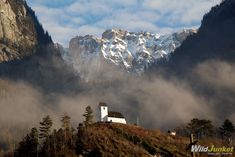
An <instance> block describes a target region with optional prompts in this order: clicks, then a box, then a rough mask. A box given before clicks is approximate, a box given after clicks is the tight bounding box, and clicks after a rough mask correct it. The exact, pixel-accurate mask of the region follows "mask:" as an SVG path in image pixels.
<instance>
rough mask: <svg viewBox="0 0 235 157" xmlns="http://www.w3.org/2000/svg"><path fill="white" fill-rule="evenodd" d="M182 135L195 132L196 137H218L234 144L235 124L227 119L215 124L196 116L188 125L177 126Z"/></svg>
mask: <svg viewBox="0 0 235 157" xmlns="http://www.w3.org/2000/svg"><path fill="white" fill-rule="evenodd" d="M175 130H176V132H178V134H179V135H181V136H189V135H190V134H193V135H194V136H195V138H197V139H198V140H199V139H203V138H216V139H222V140H223V141H224V142H225V143H227V144H232V142H233V138H234V135H235V126H234V124H233V123H232V122H231V121H230V120H229V119H226V120H224V122H223V123H222V125H221V126H219V127H218V126H215V125H213V123H212V121H211V120H206V119H198V118H194V119H192V120H191V121H190V122H189V123H187V124H186V125H183V126H181V127H177V128H175Z"/></svg>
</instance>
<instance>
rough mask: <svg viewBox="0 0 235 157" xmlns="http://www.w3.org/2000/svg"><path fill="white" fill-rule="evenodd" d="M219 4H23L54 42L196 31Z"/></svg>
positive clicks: (166, 0) (127, 0)
mask: <svg viewBox="0 0 235 157" xmlns="http://www.w3.org/2000/svg"><path fill="white" fill-rule="evenodd" d="M220 1H221V0H27V2H28V4H29V6H30V7H32V8H33V9H34V10H35V12H36V14H37V16H38V18H39V20H40V22H41V23H42V24H43V26H44V28H45V29H46V30H48V31H49V33H50V34H51V35H52V37H53V40H54V41H55V42H59V43H61V44H63V45H64V46H65V47H68V43H69V40H70V39H71V38H73V37H75V36H77V35H87V34H90V35H95V36H98V37H99V36H101V34H102V32H104V31H105V30H106V29H110V28H120V29H125V30H128V31H150V32H153V33H159V34H166V33H171V32H174V31H177V30H180V29H183V28H197V27H198V26H199V25H200V22H201V19H202V17H203V15H204V14H205V13H206V12H208V11H209V10H210V8H211V7H212V6H214V5H216V4H219V2H220Z"/></svg>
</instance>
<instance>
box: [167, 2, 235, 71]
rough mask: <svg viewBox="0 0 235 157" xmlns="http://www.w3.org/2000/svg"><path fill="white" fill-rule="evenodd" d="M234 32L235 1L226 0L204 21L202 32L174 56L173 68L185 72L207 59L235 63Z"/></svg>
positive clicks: (188, 41)
mask: <svg viewBox="0 0 235 157" xmlns="http://www.w3.org/2000/svg"><path fill="white" fill-rule="evenodd" d="M234 28H235V0H224V1H222V2H221V4H220V5H217V6H215V7H213V8H212V9H211V11H210V12H209V13H207V14H206V15H205V16H204V17H203V20H202V24H201V26H200V28H199V30H198V32H197V33H196V34H194V35H192V36H190V37H188V38H187V39H186V40H185V41H184V42H183V43H182V45H181V46H180V47H179V48H178V49H176V51H175V53H173V54H172V56H171V59H170V64H171V66H170V67H171V68H173V67H176V68H181V69H183V68H185V67H190V66H191V65H194V64H196V63H199V62H203V61H205V60H207V59H225V60H229V61H234V60H235V29H234ZM174 69H175V68H174Z"/></svg>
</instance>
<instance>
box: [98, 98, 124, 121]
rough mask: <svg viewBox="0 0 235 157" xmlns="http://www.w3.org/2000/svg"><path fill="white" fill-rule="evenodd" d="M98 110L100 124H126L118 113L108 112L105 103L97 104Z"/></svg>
mask: <svg viewBox="0 0 235 157" xmlns="http://www.w3.org/2000/svg"><path fill="white" fill-rule="evenodd" d="M99 110H100V121H101V122H114V123H122V124H126V119H125V117H124V116H123V115H122V114H121V113H119V112H114V111H108V106H107V104H106V103H99Z"/></svg>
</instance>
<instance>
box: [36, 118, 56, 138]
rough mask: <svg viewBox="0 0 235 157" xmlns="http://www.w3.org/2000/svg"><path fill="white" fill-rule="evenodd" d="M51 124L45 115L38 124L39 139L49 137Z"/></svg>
mask: <svg viewBox="0 0 235 157" xmlns="http://www.w3.org/2000/svg"><path fill="white" fill-rule="evenodd" d="M52 124H53V122H52V120H51V118H50V116H49V115H47V116H46V117H44V118H43V119H42V122H40V125H41V126H40V128H39V131H40V134H39V138H40V139H46V138H48V137H49V135H50V131H51V127H52Z"/></svg>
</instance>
